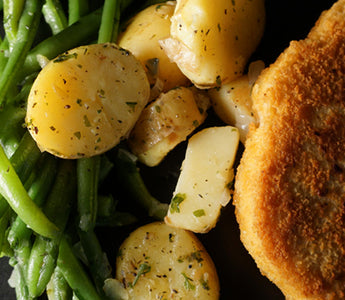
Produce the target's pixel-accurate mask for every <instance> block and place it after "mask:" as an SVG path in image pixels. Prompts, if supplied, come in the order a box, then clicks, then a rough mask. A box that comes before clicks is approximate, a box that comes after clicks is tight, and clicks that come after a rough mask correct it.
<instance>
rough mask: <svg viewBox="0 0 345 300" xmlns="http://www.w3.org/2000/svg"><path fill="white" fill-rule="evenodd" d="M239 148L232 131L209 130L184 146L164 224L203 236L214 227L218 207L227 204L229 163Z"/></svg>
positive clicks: (227, 127)
mask: <svg viewBox="0 0 345 300" xmlns="http://www.w3.org/2000/svg"><path fill="white" fill-rule="evenodd" d="M238 144H239V132H238V129H237V128H236V127H232V126H222V127H210V128H206V129H203V130H202V131H200V132H198V133H196V134H194V135H193V136H192V137H191V138H190V139H189V142H188V146H187V151H186V156H185V159H184V161H183V163H182V169H181V174H180V176H179V178H178V182H177V185H176V188H175V191H174V195H173V198H172V200H171V202H170V206H169V210H168V214H167V216H166V217H165V222H166V223H167V224H168V225H170V226H174V227H179V228H183V229H187V230H191V231H193V232H198V233H205V232H208V231H209V230H211V229H212V228H213V227H214V226H215V225H216V223H217V220H218V217H219V215H220V211H221V208H222V206H225V205H226V204H227V203H228V202H229V200H230V197H231V195H230V187H229V185H230V184H231V183H232V181H233V178H234V173H233V163H234V160H235V156H236V152H237V148H238Z"/></svg>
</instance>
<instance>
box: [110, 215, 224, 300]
mask: <svg viewBox="0 0 345 300" xmlns="http://www.w3.org/2000/svg"><path fill="white" fill-rule="evenodd" d="M116 265H117V267H116V279H117V280H118V281H120V282H123V283H124V284H125V287H126V288H127V291H128V294H129V297H128V299H135V300H144V299H148V300H149V299H150V300H151V299H186V300H187V299H188V300H189V299H203V300H206V299H218V298H219V281H218V276H217V272H216V269H215V266H214V264H213V261H212V260H211V258H210V256H209V255H208V253H207V252H206V250H205V248H204V247H203V245H202V244H201V243H200V241H199V240H198V239H197V237H196V236H195V235H194V234H193V233H191V232H189V231H185V230H183V229H178V228H172V227H169V226H167V225H166V224H164V223H163V222H154V223H151V224H148V225H145V226H142V227H140V228H138V229H137V230H135V231H134V232H132V233H131V234H130V236H129V237H128V238H127V239H126V240H125V242H124V243H123V244H122V246H121V247H120V252H119V256H118V258H117V260H116Z"/></svg>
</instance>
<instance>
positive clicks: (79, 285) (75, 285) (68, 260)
mask: <svg viewBox="0 0 345 300" xmlns="http://www.w3.org/2000/svg"><path fill="white" fill-rule="evenodd" d="M57 266H58V267H59V268H60V270H61V273H62V274H63V276H64V278H65V279H66V281H67V282H68V284H69V286H70V287H71V288H72V289H73V292H74V293H75V294H76V296H77V297H78V299H79V300H90V299H92V300H100V299H101V297H100V296H99V295H98V293H97V291H96V289H95V287H94V285H93V284H92V281H91V280H90V278H89V277H88V275H87V274H86V272H85V270H84V268H83V266H82V265H81V263H80V262H79V260H78V259H77V258H76V256H75V255H74V253H73V251H72V248H71V246H70V245H69V243H68V241H67V240H66V238H65V237H64V236H63V237H62V239H61V242H60V246H59V255H58V260H57Z"/></svg>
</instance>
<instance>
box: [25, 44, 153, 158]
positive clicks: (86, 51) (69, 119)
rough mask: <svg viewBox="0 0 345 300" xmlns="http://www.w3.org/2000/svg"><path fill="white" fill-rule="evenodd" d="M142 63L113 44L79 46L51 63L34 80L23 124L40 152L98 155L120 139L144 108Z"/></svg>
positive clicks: (146, 95) (146, 86)
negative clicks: (25, 124) (24, 123)
mask: <svg viewBox="0 0 345 300" xmlns="http://www.w3.org/2000/svg"><path fill="white" fill-rule="evenodd" d="M149 95H150V85H149V82H148V79H147V76H146V73H145V70H144V69H143V67H142V65H141V63H140V62H139V61H138V60H137V59H136V58H135V57H134V56H133V55H132V54H130V53H129V52H128V51H126V50H123V49H121V48H119V47H118V46H116V45H115V44H97V45H89V46H82V47H78V48H76V49H73V50H70V51H68V52H66V53H64V54H62V55H60V56H58V57H57V58H56V59H53V60H52V61H50V62H49V63H48V64H47V65H46V66H45V67H44V68H43V69H42V71H41V72H40V73H39V75H38V77H37V79H36V80H35V82H34V84H33V86H32V89H31V92H30V95H29V98H28V105H27V115H26V123H27V127H28V129H29V130H30V133H31V135H32V136H33V138H34V139H35V140H36V142H37V144H38V146H39V147H40V149H41V150H42V151H48V152H50V153H52V154H54V155H56V156H59V157H62V158H80V157H89V156H93V155H96V154H100V153H102V152H105V151H107V150H109V149H110V148H112V147H114V146H115V145H116V144H117V143H119V141H120V140H122V139H124V138H125V137H126V136H127V135H128V132H129V131H130V129H131V128H132V127H133V126H134V124H135V122H136V121H137V119H138V117H139V115H140V113H141V111H142V109H143V108H144V106H145V105H146V104H147V101H148V99H149Z"/></svg>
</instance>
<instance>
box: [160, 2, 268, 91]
mask: <svg viewBox="0 0 345 300" xmlns="http://www.w3.org/2000/svg"><path fill="white" fill-rule="evenodd" d="M171 22H172V23H171V30H170V32H171V37H170V38H167V39H165V40H164V41H162V42H161V45H162V47H163V49H164V50H165V51H166V53H167V55H168V56H169V57H170V59H171V60H172V61H175V62H176V63H177V65H178V66H179V68H180V69H181V70H182V72H183V73H184V74H185V75H186V76H187V77H188V78H189V79H190V80H191V81H192V82H193V83H194V84H195V85H196V86H198V87H199V88H209V87H214V86H219V85H220V84H221V83H225V82H229V81H232V80H234V79H235V78H237V77H239V76H240V75H242V74H243V70H244V67H245V65H246V64H247V61H248V59H249V57H250V55H251V54H252V53H253V51H254V50H255V49H256V47H257V45H258V43H259V41H260V40H261V37H262V35H263V31H264V24H265V7H264V0H236V1H231V0H216V1H209V0H178V1H177V5H176V9H175V13H174V15H173V17H172V21H171Z"/></svg>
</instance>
